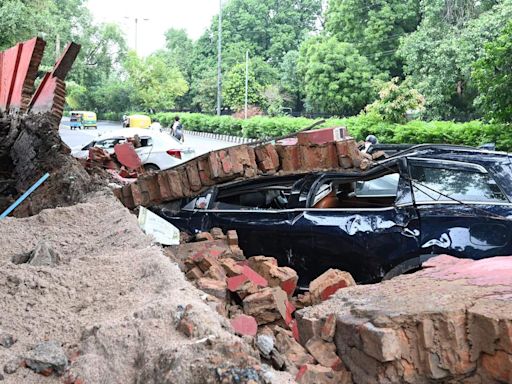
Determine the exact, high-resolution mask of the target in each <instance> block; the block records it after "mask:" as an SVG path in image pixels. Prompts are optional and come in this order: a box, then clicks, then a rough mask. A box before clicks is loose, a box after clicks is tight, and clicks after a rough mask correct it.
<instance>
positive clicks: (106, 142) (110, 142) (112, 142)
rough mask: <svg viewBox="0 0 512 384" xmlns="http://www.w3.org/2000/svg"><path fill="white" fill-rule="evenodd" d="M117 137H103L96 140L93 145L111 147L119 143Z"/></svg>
mask: <svg viewBox="0 0 512 384" xmlns="http://www.w3.org/2000/svg"><path fill="white" fill-rule="evenodd" d="M119 141H120V140H119V139H105V140H100V141H97V142H96V144H94V146H95V147H98V148H103V149H111V148H114V146H115V145H116V144H117V143H119Z"/></svg>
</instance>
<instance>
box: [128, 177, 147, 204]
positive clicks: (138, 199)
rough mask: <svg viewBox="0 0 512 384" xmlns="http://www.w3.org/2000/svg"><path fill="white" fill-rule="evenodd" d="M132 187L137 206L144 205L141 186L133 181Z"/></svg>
mask: <svg viewBox="0 0 512 384" xmlns="http://www.w3.org/2000/svg"><path fill="white" fill-rule="evenodd" d="M130 189H131V191H132V198H133V204H134V205H135V206H136V207H138V206H140V205H143V203H144V199H143V197H142V192H141V191H140V188H139V186H138V185H137V184H136V183H132V184H131V185H130Z"/></svg>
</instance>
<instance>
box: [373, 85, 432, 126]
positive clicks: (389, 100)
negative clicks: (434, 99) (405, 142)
mask: <svg viewBox="0 0 512 384" xmlns="http://www.w3.org/2000/svg"><path fill="white" fill-rule="evenodd" d="M398 82H399V79H398V77H394V78H393V79H391V81H388V82H382V81H379V82H378V84H377V85H378V86H379V87H380V91H379V98H378V99H377V100H375V101H374V102H373V103H372V104H370V105H368V106H366V108H365V111H366V113H368V114H375V116H378V117H380V118H381V119H382V120H384V121H388V122H390V123H405V122H406V121H407V118H406V113H407V112H408V111H418V112H421V111H422V110H423V109H424V104H425V98H424V97H423V96H422V95H421V94H420V93H419V92H418V91H417V90H416V89H414V88H412V87H411V84H410V81H409V79H406V80H405V81H403V82H402V83H401V84H398Z"/></svg>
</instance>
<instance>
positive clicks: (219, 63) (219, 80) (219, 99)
mask: <svg viewBox="0 0 512 384" xmlns="http://www.w3.org/2000/svg"><path fill="white" fill-rule="evenodd" d="M217 41H218V46H217V116H220V108H221V105H222V0H219V28H218V37H217Z"/></svg>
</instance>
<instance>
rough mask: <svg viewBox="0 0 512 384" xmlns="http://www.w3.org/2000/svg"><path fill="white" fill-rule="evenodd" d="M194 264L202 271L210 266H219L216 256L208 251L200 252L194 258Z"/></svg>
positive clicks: (205, 270)
mask: <svg viewBox="0 0 512 384" xmlns="http://www.w3.org/2000/svg"><path fill="white" fill-rule="evenodd" d="M195 262H196V265H197V266H198V267H199V268H200V269H201V271H203V272H207V271H208V270H209V269H210V268H212V267H219V268H221V266H220V264H219V262H218V261H217V258H216V257H215V256H212V255H210V254H208V253H201V256H200V257H198V258H196V259H195ZM222 271H223V272H224V270H222Z"/></svg>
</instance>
